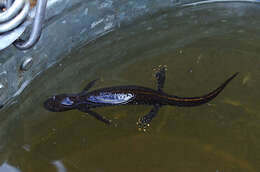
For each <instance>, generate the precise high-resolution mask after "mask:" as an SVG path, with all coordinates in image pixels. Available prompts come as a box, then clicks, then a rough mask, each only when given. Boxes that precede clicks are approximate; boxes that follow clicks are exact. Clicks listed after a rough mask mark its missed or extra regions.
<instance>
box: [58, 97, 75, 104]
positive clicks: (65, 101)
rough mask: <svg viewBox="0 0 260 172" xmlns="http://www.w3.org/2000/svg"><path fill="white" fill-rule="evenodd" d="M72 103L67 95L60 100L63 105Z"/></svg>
mask: <svg viewBox="0 0 260 172" xmlns="http://www.w3.org/2000/svg"><path fill="white" fill-rule="evenodd" d="M73 103H74V102H73V101H72V100H70V98H69V97H66V98H65V99H63V100H62V101H61V104H63V105H65V106H70V105H73Z"/></svg>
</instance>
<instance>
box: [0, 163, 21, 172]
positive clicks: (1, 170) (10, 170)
mask: <svg viewBox="0 0 260 172" xmlns="http://www.w3.org/2000/svg"><path fill="white" fill-rule="evenodd" d="M0 172H21V171H20V170H18V169H17V168H15V167H13V166H11V165H9V164H8V163H7V162H4V163H3V164H2V165H1V166H0Z"/></svg>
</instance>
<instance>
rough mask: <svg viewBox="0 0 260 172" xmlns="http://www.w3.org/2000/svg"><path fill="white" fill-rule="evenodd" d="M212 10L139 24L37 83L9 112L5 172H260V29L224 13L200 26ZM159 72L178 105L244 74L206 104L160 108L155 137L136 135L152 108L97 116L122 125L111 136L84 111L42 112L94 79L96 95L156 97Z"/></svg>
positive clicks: (79, 53) (4, 127)
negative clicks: (124, 89) (141, 92)
mask: <svg viewBox="0 0 260 172" xmlns="http://www.w3.org/2000/svg"><path fill="white" fill-rule="evenodd" d="M204 8H206V7H203V8H190V9H186V11H185V10H184V11H176V12H169V11H168V12H160V13H158V14H156V15H154V16H149V18H148V19H146V20H145V22H143V21H144V20H143V19H142V20H141V19H140V21H138V22H136V23H135V24H133V25H132V26H128V27H122V28H121V29H119V30H118V31H116V32H111V33H109V34H108V35H106V36H104V37H103V38H101V39H99V40H96V41H95V42H92V43H90V44H88V45H86V46H83V47H81V48H78V49H76V50H74V51H73V52H72V53H71V54H70V55H68V56H67V57H66V58H65V60H63V61H61V62H59V63H58V64H57V65H55V66H54V67H52V68H50V69H49V70H48V71H46V72H45V73H44V74H43V75H41V76H40V77H38V78H37V79H36V80H35V81H33V83H32V84H31V85H30V86H29V87H28V88H27V89H26V90H25V91H24V92H23V93H22V95H21V96H20V97H19V98H18V99H17V100H16V102H15V103H14V104H13V105H11V106H10V107H9V108H6V109H4V110H3V111H2V112H1V118H0V123H1V125H0V127H1V133H0V137H1V141H0V145H1V147H0V148H1V155H0V160H1V162H2V163H3V164H2V166H1V167H0V168H2V169H4V167H5V168H6V166H7V165H8V166H12V168H15V169H13V170H16V171H21V172H35V171H38V172H41V171H42V172H47V171H48V172H55V171H59V172H64V171H73V172H83V171H84V172H85V171H91V172H95V171H96V172H99V171H106V172H110V171H111V172H116V171H118V172H121V171H124V172H128V171H129V172H132V171H136V172H138V171H140V172H143V171H151V172H153V171H154V172H157V171H169V172H170V171H182V172H185V171H187V172H188V171H193V172H204V171H205V172H209V171H211V172H225V171H229V172H231V171H234V172H240V171H241V172H245V171H248V172H257V171H259V170H260V137H259V136H260V125H259V124H260V106H259V97H260V91H259V88H260V81H259V77H260V68H259V66H260V58H259V53H260V52H259V51H260V47H259V45H260V37H259V36H258V35H259V29H258V28H259V27H258V28H257V27H254V26H258V25H259V23H258V21H260V20H258V21H256V20H255V18H248V16H246V17H247V20H245V21H243V22H240V23H239V22H237V18H236V17H237V16H236V15H235V16H234V17H233V18H232V17H230V16H228V15H226V17H225V13H223V16H221V15H220V17H219V18H214V20H210V21H208V20H207V19H206V20H204V19H200V18H198V16H205V15H202V14H206V13H207V12H208V10H203V9H204ZM208 8H209V7H208ZM219 8H220V7H219V6H218V5H216V6H213V7H211V8H210V9H211V10H212V9H213V11H214V10H217V9H219ZM227 8H229V7H227ZM206 9H207V8H206ZM178 17H181V20H180V18H178ZM246 17H245V18H246ZM189 18H190V19H189ZM192 18H193V19H192ZM194 18H195V19H196V20H195V19H194ZM241 18H243V16H242V17H241ZM191 19H192V20H191ZM206 21H208V22H206ZM248 23H250V24H248ZM217 26H219V27H217ZM226 28H228V29H226ZM159 65H167V69H168V70H167V76H166V82H165V88H164V91H165V92H167V93H169V94H174V95H177V96H200V95H204V94H205V93H207V92H209V91H211V90H213V89H215V88H216V87H217V86H218V85H220V84H221V83H222V82H223V81H224V80H226V79H227V78H228V77H229V76H231V75H232V74H234V73H235V72H240V74H239V76H238V77H237V78H235V79H234V80H233V81H232V82H231V83H230V84H229V85H228V86H227V87H226V88H225V89H224V91H223V92H222V93H221V94H220V95H219V96H218V97H217V98H216V99H214V100H213V101H211V102H210V103H208V104H205V105H202V106H198V107H192V108H187V107H186V108H185V107H183V108H180V107H172V106H165V107H163V108H161V109H160V111H159V113H158V116H157V117H155V118H154V120H153V121H152V123H151V126H150V128H149V129H148V131H147V132H140V131H138V129H137V126H136V121H137V119H138V117H140V116H143V115H145V114H147V113H148V112H149V111H150V109H151V107H149V106H123V107H106V108H98V109H95V111H96V112H98V113H100V114H102V115H104V116H106V117H107V118H110V119H112V120H113V121H114V122H115V123H116V125H111V126H108V125H105V124H103V123H101V122H100V121H97V120H96V119H94V118H92V117H91V116H88V115H87V114H85V113H82V112H79V111H77V110H73V111H67V112H62V113H54V112H49V111H47V110H45V109H44V108H43V102H44V101H45V100H46V99H47V98H48V97H49V96H52V95H54V94H61V93H77V92H80V91H81V90H82V89H83V88H84V86H85V85H86V84H87V83H88V82H90V81H91V80H93V79H96V78H99V79H100V81H99V82H98V83H97V84H96V85H95V86H94V88H93V89H97V88H102V87H107V86H116V85H129V84H131V85H132V84H135V85H140V86H145V87H150V88H156V79H155V78H154V76H153V75H154V73H155V70H154V69H156V68H158V66H159ZM10 168H11V167H10ZM10 168H9V170H8V171H11V170H10Z"/></svg>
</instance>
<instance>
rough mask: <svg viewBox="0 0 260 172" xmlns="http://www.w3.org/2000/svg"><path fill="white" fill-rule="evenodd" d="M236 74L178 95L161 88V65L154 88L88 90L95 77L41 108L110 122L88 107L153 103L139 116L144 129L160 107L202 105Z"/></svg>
mask: <svg viewBox="0 0 260 172" xmlns="http://www.w3.org/2000/svg"><path fill="white" fill-rule="evenodd" d="M237 75H238V73H235V74H234V75H232V76H231V77H230V78H228V79H227V80H226V81H225V82H224V83H223V84H221V85H220V86H219V87H218V88H217V89H215V90H213V91H212V92H210V93H208V94H206V95H203V96H200V97H178V96H174V95H169V94H167V93H164V92H163V91H162V89H163V86H164V81H165V68H164V67H163V68H161V69H160V70H159V71H158V72H157V73H156V78H157V83H158V85H157V90H154V89H151V88H147V87H141V86H135V85H129V86H116V87H107V88H101V89H97V90H94V91H91V92H87V91H88V90H89V89H90V88H91V87H92V86H93V85H94V84H95V82H96V80H94V81H91V82H90V83H89V84H88V85H87V86H86V87H85V89H84V90H83V91H82V92H81V93H78V94H60V95H56V96H52V97H51V98H49V99H47V100H46V101H45V102H44V107H45V108H46V109H48V110H49V111H53V112H62V111H67V110H72V109H78V110H80V111H82V112H85V113H88V114H90V115H92V116H94V117H95V118H97V119H98V120H100V121H102V122H105V123H108V124H109V123H111V120H109V119H106V118H105V117H103V116H101V115H99V114H97V113H96V112H94V111H92V110H91V109H93V108H97V107H104V106H116V105H117V106H118V105H151V106H153V108H152V109H151V111H150V112H149V113H148V114H147V115H145V116H143V117H141V118H139V120H138V123H137V124H138V125H139V128H143V129H144V130H145V128H146V127H147V126H149V125H150V122H151V121H152V119H153V118H154V117H155V116H156V114H157V112H158V110H159V108H160V107H161V106H164V105H172V106H185V107H186V106H187V107H190V106H198V105H202V104H205V103H207V102H209V101H211V100H212V99H214V98H215V97H216V96H217V95H218V94H219V93H220V92H221V91H222V90H223V89H224V88H225V87H226V85H227V84H228V83H229V82H230V81H231V80H232V79H233V78H235V77H236V76H237Z"/></svg>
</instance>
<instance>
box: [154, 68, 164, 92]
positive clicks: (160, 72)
mask: <svg viewBox="0 0 260 172" xmlns="http://www.w3.org/2000/svg"><path fill="white" fill-rule="evenodd" d="M165 71H166V66H159V70H158V71H157V72H156V74H155V77H156V79H157V89H158V91H162V89H163V87H164V82H165Z"/></svg>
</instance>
